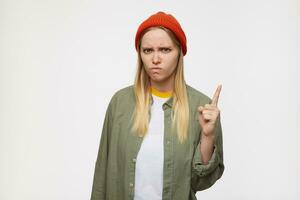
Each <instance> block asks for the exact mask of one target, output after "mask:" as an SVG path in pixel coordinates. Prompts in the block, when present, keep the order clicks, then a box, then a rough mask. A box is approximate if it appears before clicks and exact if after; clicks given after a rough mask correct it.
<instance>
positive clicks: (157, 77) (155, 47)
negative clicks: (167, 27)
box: [140, 28, 179, 92]
mask: <svg viewBox="0 0 300 200" xmlns="http://www.w3.org/2000/svg"><path fill="white" fill-rule="evenodd" d="M140 53H141V59H142V61H143V64H144V67H145V70H146V72H147V74H148V75H149V77H150V83H151V86H152V87H154V88H156V89H157V90H159V91H162V92H168V91H173V89H174V77H175V73H174V72H175V69H176V66H177V60H178V56H179V49H178V47H177V46H176V45H175V43H174V42H173V41H172V39H171V38H170V36H169V35H168V34H167V33H166V32H165V31H164V30H162V29H159V28H157V29H154V30H150V31H148V32H147V33H146V34H145V35H144V36H143V38H142V41H141V50H140Z"/></svg>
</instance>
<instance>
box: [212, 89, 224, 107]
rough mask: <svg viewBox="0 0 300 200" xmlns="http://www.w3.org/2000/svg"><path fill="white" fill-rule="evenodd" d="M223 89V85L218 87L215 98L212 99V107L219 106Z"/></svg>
mask: <svg viewBox="0 0 300 200" xmlns="http://www.w3.org/2000/svg"><path fill="white" fill-rule="evenodd" d="M221 89H222V85H218V87H217V89H216V91H215V94H214V96H213V98H212V102H211V104H212V105H215V106H217V105H218V100H219V96H220V92H221Z"/></svg>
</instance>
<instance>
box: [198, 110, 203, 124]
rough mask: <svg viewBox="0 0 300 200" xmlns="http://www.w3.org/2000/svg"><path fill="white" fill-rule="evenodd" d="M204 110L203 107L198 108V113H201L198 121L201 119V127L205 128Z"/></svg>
mask: <svg viewBox="0 0 300 200" xmlns="http://www.w3.org/2000/svg"><path fill="white" fill-rule="evenodd" d="M203 110H204V107H203V106H199V107H198V111H199V115H198V119H199V123H200V125H201V126H203V124H204V123H205V121H204V118H203V115H202V111H203Z"/></svg>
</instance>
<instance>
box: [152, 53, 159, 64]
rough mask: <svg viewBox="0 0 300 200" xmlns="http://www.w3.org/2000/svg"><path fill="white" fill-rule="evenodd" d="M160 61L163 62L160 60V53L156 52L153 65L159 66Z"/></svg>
mask: <svg viewBox="0 0 300 200" xmlns="http://www.w3.org/2000/svg"><path fill="white" fill-rule="evenodd" d="M160 61H161V59H160V55H159V52H154V53H153V57H152V63H153V64H159V63H160Z"/></svg>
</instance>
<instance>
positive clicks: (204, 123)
mask: <svg viewBox="0 0 300 200" xmlns="http://www.w3.org/2000/svg"><path fill="white" fill-rule="evenodd" d="M221 89H222V85H218V87H217V89H216V91H215V94H214V96H213V98H212V102H211V103H210V104H205V105H204V106H199V107H198V113H199V124H200V126H201V127H202V131H203V134H202V137H201V145H200V152H201V157H202V162H203V163H204V164H205V165H206V164H208V161H209V160H210V158H211V156H212V153H213V146H214V130H215V126H216V122H217V118H218V117H219V115H220V110H219V108H218V101H219V96H220V92H221Z"/></svg>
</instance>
